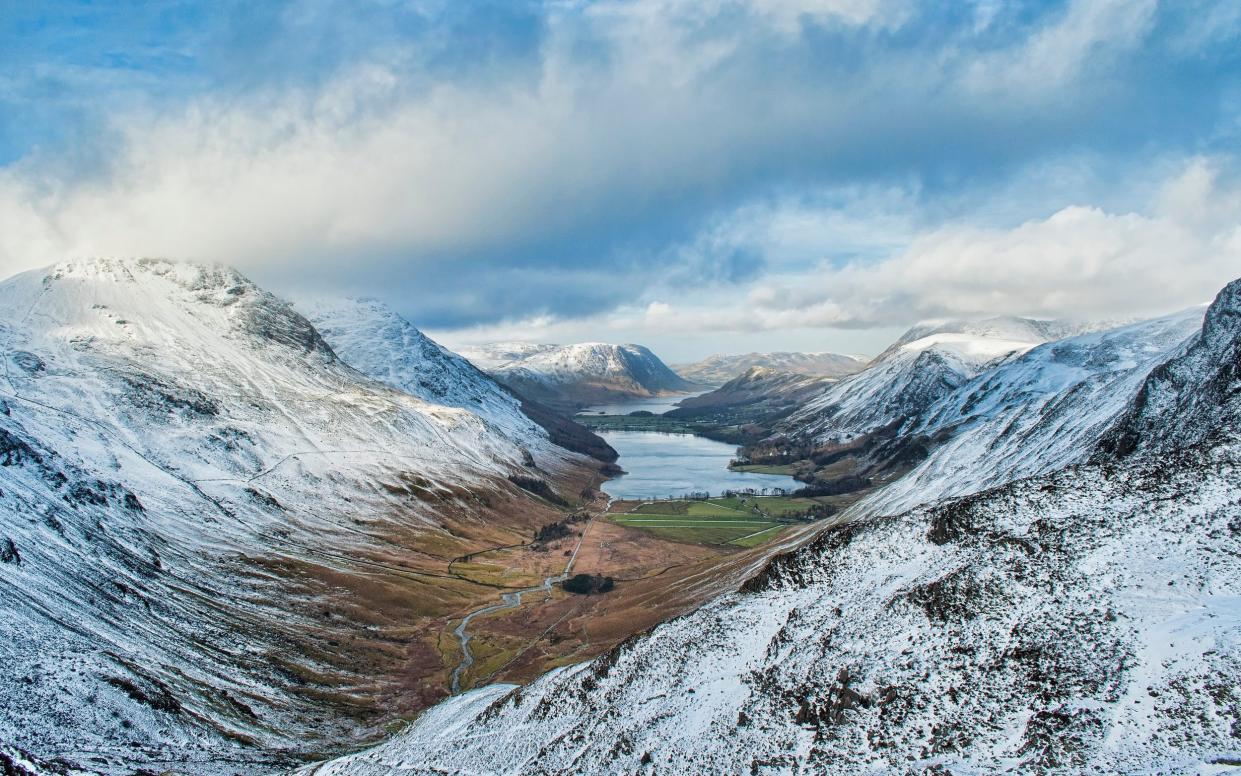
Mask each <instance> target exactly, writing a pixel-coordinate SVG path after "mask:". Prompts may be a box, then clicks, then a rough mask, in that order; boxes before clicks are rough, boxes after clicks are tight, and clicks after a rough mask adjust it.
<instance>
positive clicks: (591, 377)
mask: <svg viewBox="0 0 1241 776" xmlns="http://www.w3.org/2000/svg"><path fill="white" fill-rule="evenodd" d="M526 350H527V351H528V352H527V354H526V355H524V356H521V357H519V358H516V359H514V360H511V361H506V362H504V363H503V364H501V365H500V366H498V367H496V368H495V369H494V370H493V371H492V374H493V375H494V376H495V377H496V379H498V380H500V381H501V382H503V383H504V384H505V385H508V386H509V387H511V388H513V389H514V390H515V391H517V392H518V393H520V394H521V395H523V396H527V397H529V398H532V399H536V400H538V401H544V402H548V403H552V404H558V405H562V406H565V405H576V406H582V405H585V404H590V403H593V402H596V401H603V400H607V399H613V398H625V397H646V396H656V395H659V394H663V393H675V392H683V391H689V390H692V389H693V388H694V384H693V383H690V382H689V381H687V380H685V379H684V378H682V377H681V376H680V375H678V374H676V373H675V372H673V371H672V370H671V369H669V368H668V367H667V366H666V365H665V364H664V362H663V361H661V360H660V359H659V357H658V356H656V355H655V354H654V353H652V352H651V350H650V349H649V348H647V347H645V346H643V345H636V344H625V345H612V344H609V343H606V342H579V343H575V344H572V345H555V346H552V345H548V346H529V347H528V348H526ZM485 352H486V353H489V354H491V355H492V356H494V355H496V354H499V353H504V352H507V353H515V352H516V351H514V350H511V349H506V348H505V347H504V346H500V347H497V348H493V349H485Z"/></svg>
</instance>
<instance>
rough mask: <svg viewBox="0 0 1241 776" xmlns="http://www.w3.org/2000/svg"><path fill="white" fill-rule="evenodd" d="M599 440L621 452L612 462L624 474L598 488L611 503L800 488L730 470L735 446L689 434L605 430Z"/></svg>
mask: <svg viewBox="0 0 1241 776" xmlns="http://www.w3.org/2000/svg"><path fill="white" fill-rule="evenodd" d="M599 436H601V437H603V438H604V439H606V440H607V441H608V444H610V445H611V446H612V447H614V448H616V452H618V453H620V459H619V460H617V463H618V464H620V465H621V467H622V468H624V470H625V471H626V472H628V474H624V475H622V476H620V477H617V478H616V479H614V480H608V481H607V482H605V483H603V485H602V486H601V487H602V488H603V492H604V493H607V494H608V495H609V496H611V497H612V498H616V499H645V498H656V497H663V496H681V495H685V494H686V493H691V492H693V491H707V492H709V493H710V494H711V495H713V496H718V495H720V494H721V493H723V492H724V491H726V490H742V489H745V488H755V489H759V490H761V489H762V488H773V487H774V488H785V489H787V490H795V489H797V488H800V487H802V485H803V483H800V482H798V481H796V480H794V479H793V478H792V477H788V476H785V475H781V474H754V473H747V472H734V471H729V470H728V462H729V461H730V460H732V458H733V456H734V455H735V454H736V451H737V448H736V446H734V445H728V444H724V443H723V442H716V441H715V440H712V439H706V438H704V437H700V436H694V435H692V434H663V433H660V432H658V431H604V432H600V434H599Z"/></svg>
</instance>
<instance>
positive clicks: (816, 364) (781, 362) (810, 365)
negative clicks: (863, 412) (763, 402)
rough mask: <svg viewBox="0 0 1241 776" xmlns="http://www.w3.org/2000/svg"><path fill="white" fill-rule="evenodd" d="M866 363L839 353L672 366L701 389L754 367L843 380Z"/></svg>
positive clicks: (711, 359)
mask: <svg viewBox="0 0 1241 776" xmlns="http://www.w3.org/2000/svg"><path fill="white" fill-rule="evenodd" d="M869 362H870V359H869V358H868V357H865V356H848V355H842V354H840V353H791V352H784V351H781V352H777V353H743V354H735V355H734V354H724V353H717V354H716V355H713V356H708V357H707V358H705V359H703V360H702V361H698V362H695V363H693V364H673V365H672V369H673V371H675V372H676V373H677V374H679V375H681V376H682V377H684V378H685V379H687V380H693V381H694V382H697V383H702V384H704V385H723V384H724V383H727V382H729V381H730V380H733V379H735V378H737V377H740V376H741V375H743V374H745V373H746V372H748V371H749V370H750V369H753V368H754V367H762V368H764V369H772V370H775V371H777V372H790V373H793V374H799V375H814V376H817V377H845V376H846V375H851V374H853V373H855V372H860V371H862V369H864V368H865V367H866V364H867V363H869Z"/></svg>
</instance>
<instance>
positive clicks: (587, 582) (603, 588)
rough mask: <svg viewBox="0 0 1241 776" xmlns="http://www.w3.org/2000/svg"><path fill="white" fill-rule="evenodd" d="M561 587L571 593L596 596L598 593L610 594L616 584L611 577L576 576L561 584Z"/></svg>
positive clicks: (595, 575) (597, 575) (598, 575)
mask: <svg viewBox="0 0 1241 776" xmlns="http://www.w3.org/2000/svg"><path fill="white" fill-rule="evenodd" d="M560 586H561V587H562V588H564V589H565V591H566V592H569V593H576V594H577V595H595V594H596V593H606V592H608V591H609V590H611V589H612V588H613V587H614V586H615V582H614V581H613V579H612V578H611V577H605V576H603V575H601V574H574V575H573V576H571V577H569V578H568V579H566V580H565V581H564V582H561V583H560Z"/></svg>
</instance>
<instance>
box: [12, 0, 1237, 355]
mask: <svg viewBox="0 0 1241 776" xmlns="http://www.w3.org/2000/svg"><path fill="white" fill-rule="evenodd" d="M1238 149H1241V3H1237V2H1233V1H1232V0H1219V2H1207V1H1205V0H1177V1H1176V2H1158V1H1157V0H1089V1H1088V2H1086V1H1075V0H1066V1H1064V2H1020V1H1015V2H999V1H998V0H974V1H973V2H970V1H968V0H960V2H952V3H943V2H923V3H915V2H906V1H904V0H693V1H692V2H691V1H690V0H685V1H682V0H633V1H632V2H614V1H612V0H602V1H600V2H579V1H578V0H549V1H548V2H521V1H520V0H500V1H497V2H468V1H467V0H453V1H450V2H437V1H435V0H350V1H349V2H344V0H288V1H285V2H254V0H245V1H241V0H214V1H213V2H190V1H189V0H167V1H166V2H159V1H158V0H152V1H148V2H128V3H126V2H116V1H109V0H96V1H93V2H85V1H83V2H69V1H67V0H44V1H43V2H39V3H19V2H2V3H0V276H7V275H9V274H12V273H15V272H19V271H23V270H26V269H31V268H35V267H41V266H45V265H48V264H51V263H54V262H56V261H60V260H65V259H72V258H77V257H84V256H100V255H126V256H133V255H136V256H168V257H173V258H181V259H187V260H195V261H212V262H223V263H226V264H230V265H233V266H235V267H237V268H238V269H240V270H241V271H243V272H245V273H246V274H248V275H250V276H251V277H252V278H254V279H255V280H256V281H258V282H259V283H261V284H263V285H265V286H267V287H269V288H271V289H273V290H275V291H277V292H281V293H287V294H299V293H316V294H322V293H339V294H347V295H355V296H374V297H378V298H381V299H383V300H385V301H387V302H388V303H389V304H391V305H392V306H393V307H394V308H396V309H397V310H398V311H400V312H401V313H402V314H404V315H406V316H407V317H408V318H409V319H410V320H411V321H413V322H414V323H415V324H416V325H418V326H420V327H422V328H423V329H425V330H427V331H428V332H429V333H430V334H432V335H433V336H435V337H436V338H438V339H440V340H441V341H443V342H445V344H448V345H449V346H463V345H467V344H474V343H480V342H487V341H495V340H525V341H550V342H570V341H586V340H602V341H611V342H639V343H643V344H646V345H649V346H650V347H652V348H653V349H654V350H655V351H656V352H657V353H659V354H660V355H662V356H664V358H665V360H668V361H673V362H675V361H688V360H693V359H697V358H700V357H703V356H705V355H707V354H709V353H717V352H744V351H749V350H809V351H824V350H829V351H838V352H850V353H866V354H873V353H876V352H878V351H879V350H882V348H883V347H884V345H886V344H887V342H888V341H890V340H891V339H893V338H894V337H895V336H896V335H897V334H898V333H899V332H900V331H901V330H902V329H904V328H906V327H908V326H909V325H911V324H913V323H915V322H918V321H920V320H926V319H935V318H947V317H967V318H974V317H986V316H991V315H1028V316H1033V317H1069V318H1078V319H1108V320H1113V319H1114V320H1129V319H1133V318H1136V317H1142V316H1149V315H1154V314H1159V313H1162V312H1170V311H1173V310H1176V309H1180V308H1183V307H1186V306H1189V305H1193V304H1199V303H1202V302H1205V301H1209V299H1210V298H1211V297H1212V296H1213V295H1214V293H1215V292H1216V291H1217V290H1218V289H1219V288H1220V287H1221V286H1222V285H1223V284H1224V283H1226V282H1227V281H1229V280H1231V279H1233V278H1235V277H1237V276H1241V158H1239V157H1238Z"/></svg>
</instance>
